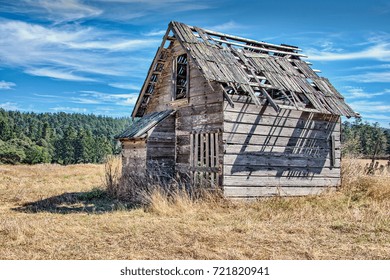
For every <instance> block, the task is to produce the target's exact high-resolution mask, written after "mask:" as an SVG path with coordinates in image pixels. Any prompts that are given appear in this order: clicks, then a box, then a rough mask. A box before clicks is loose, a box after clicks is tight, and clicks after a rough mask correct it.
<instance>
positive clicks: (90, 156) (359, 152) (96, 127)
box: [0, 108, 390, 164]
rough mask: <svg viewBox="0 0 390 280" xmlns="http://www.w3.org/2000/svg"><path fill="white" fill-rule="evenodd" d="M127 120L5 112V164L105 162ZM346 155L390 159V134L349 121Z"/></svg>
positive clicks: (1, 136)
mask: <svg viewBox="0 0 390 280" xmlns="http://www.w3.org/2000/svg"><path fill="white" fill-rule="evenodd" d="M131 122H132V121H131V119H130V118H128V117H122V118H112V117H105V116H95V115H85V114H76V113H73V114H67V113H55V114H52V113H25V112H19V111H5V110H3V109H1V108H0V164H1V163H3V164H17V163H26V164H35V163H59V164H75V163H100V162H103V161H104V159H105V158H106V156H107V155H109V154H118V153H120V151H121V147H120V143H119V142H118V141H116V140H115V139H114V136H115V135H116V134H118V133H120V132H122V131H123V130H125V129H126V128H127V127H128V126H130V124H131ZM341 142H342V153H343V155H354V156H365V157H372V156H374V155H375V156H384V155H390V130H389V129H384V128H382V127H380V126H379V124H378V123H375V124H371V123H368V122H363V121H362V120H361V119H355V120H354V121H352V122H350V121H345V122H343V124H342V133H341Z"/></svg>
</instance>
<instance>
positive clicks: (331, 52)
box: [305, 32, 390, 61]
mask: <svg viewBox="0 0 390 280" xmlns="http://www.w3.org/2000/svg"><path fill="white" fill-rule="evenodd" d="M326 36H327V37H325V38H324V39H321V40H319V41H317V42H315V44H312V45H314V46H315V47H307V48H305V50H306V54H307V55H308V56H309V58H310V59H311V60H316V61H340V60H362V59H372V60H378V61H390V34H388V33H385V32H377V33H375V34H371V36H370V37H369V38H367V39H366V40H364V41H362V42H360V43H355V44H351V43H348V45H346V43H345V42H343V41H342V38H337V37H336V38H334V36H333V34H327V35H326ZM343 37H344V38H345V37H347V35H346V34H344V36H343ZM335 40H337V42H338V43H336V42H335ZM342 46H346V49H349V50H350V51H344V50H343V48H342ZM351 49H355V50H353V51H352V50H351Z"/></svg>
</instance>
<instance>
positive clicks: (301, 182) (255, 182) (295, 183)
mask: <svg viewBox="0 0 390 280" xmlns="http://www.w3.org/2000/svg"><path fill="white" fill-rule="evenodd" d="M340 183H341V179H340V178H311V179H306V178H286V177H279V178H276V177H262V178H261V180H260V179H254V178H248V177H247V176H227V175H226V176H224V177H223V184H224V186H237V187H240V186H247V187H260V188H261V187H267V186H274V187H278V186H283V187H329V186H339V185H340ZM225 188H226V187H225Z"/></svg>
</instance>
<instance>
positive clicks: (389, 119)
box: [364, 114, 390, 121]
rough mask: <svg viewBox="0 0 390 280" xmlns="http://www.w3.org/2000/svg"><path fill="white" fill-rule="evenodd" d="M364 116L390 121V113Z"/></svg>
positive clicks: (365, 116)
mask: <svg viewBox="0 0 390 280" xmlns="http://www.w3.org/2000/svg"><path fill="white" fill-rule="evenodd" d="M364 118H367V119H373V120H381V121H384V120H385V121H390V115H383V114H365V115H364Z"/></svg>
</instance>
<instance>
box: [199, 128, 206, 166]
mask: <svg viewBox="0 0 390 280" xmlns="http://www.w3.org/2000/svg"><path fill="white" fill-rule="evenodd" d="M199 137H200V138H199V144H200V166H204V144H205V143H204V142H205V141H204V134H203V133H199Z"/></svg>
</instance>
